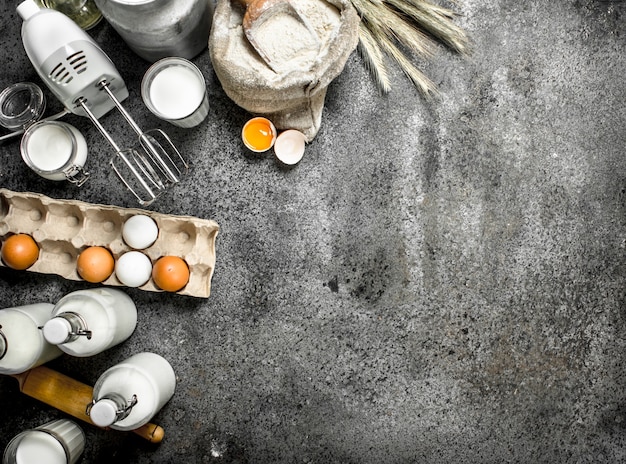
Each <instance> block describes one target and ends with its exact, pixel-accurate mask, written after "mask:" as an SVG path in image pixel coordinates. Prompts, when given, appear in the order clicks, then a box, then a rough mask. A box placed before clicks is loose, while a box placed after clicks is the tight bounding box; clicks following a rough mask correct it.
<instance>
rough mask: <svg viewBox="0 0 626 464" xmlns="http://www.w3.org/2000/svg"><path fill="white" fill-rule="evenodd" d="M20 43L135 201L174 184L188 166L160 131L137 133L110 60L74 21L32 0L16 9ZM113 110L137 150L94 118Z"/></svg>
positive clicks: (148, 199)
mask: <svg viewBox="0 0 626 464" xmlns="http://www.w3.org/2000/svg"><path fill="white" fill-rule="evenodd" d="M17 13H18V14H19V15H20V17H21V18H22V20H23V21H24V23H23V24H22V42H23V44H24V49H25V50H26V54H27V55H28V58H29V59H30V61H31V63H32V64H33V66H34V68H35V70H36V71H37V73H38V74H39V77H41V79H42V80H43V82H44V83H45V84H46V86H47V87H48V88H49V89H50V91H51V92H52V93H53V94H54V95H55V96H56V97H57V98H58V99H59V100H60V101H61V102H62V103H63V104H64V105H65V108H66V109H67V110H68V111H70V112H72V113H73V114H76V115H79V116H85V117H88V118H89V119H90V120H91V121H92V122H93V124H94V125H95V126H96V128H97V129H98V130H99V131H100V133H101V134H102V135H103V136H104V138H105V139H106V140H107V141H108V142H109V144H110V145H111V146H112V147H113V149H114V151H115V154H114V155H113V157H112V158H111V160H110V164H111V167H112V168H113V170H114V171H115V173H116V174H117V175H118V177H119V178H120V179H121V180H122V182H123V183H124V185H126V187H127V188H128V189H129V190H130V191H131V192H132V193H133V195H134V196H135V197H136V198H137V200H138V201H139V203H140V204H141V205H149V204H151V203H152V202H153V201H154V200H155V199H156V198H158V197H159V195H161V194H162V193H163V192H164V191H165V190H166V189H167V188H168V187H169V186H171V185H173V184H176V183H178V182H179V180H180V178H181V177H182V176H183V175H184V174H185V173H186V172H187V170H188V165H187V163H186V162H185V160H184V159H183V157H182V155H181V154H180V152H179V151H178V150H177V149H176V147H175V146H174V144H173V143H172V141H171V140H170V138H169V137H168V136H167V134H165V133H164V132H163V131H161V130H160V129H151V130H148V131H142V130H141V128H140V127H139V126H138V125H137V123H136V122H135V121H134V120H133V118H132V117H131V116H130V114H129V113H128V112H127V111H126V109H125V108H124V107H123V105H122V103H121V102H122V101H124V100H125V99H126V98H127V97H128V89H127V87H126V84H125V83H124V80H123V79H122V77H121V75H120V74H119V72H118V71H117V69H116V68H115V65H114V64H113V62H112V61H111V60H110V59H109V57H108V56H107V55H106V54H105V53H104V51H102V49H101V48H100V47H99V46H98V45H97V44H96V43H95V42H94V41H93V40H92V39H91V37H90V36H89V35H88V34H87V33H86V32H85V31H83V30H82V29H81V28H80V27H79V26H78V25H77V24H76V23H74V22H73V21H72V20H71V19H69V18H68V17H67V16H65V15H64V14H62V13H59V12H58V11H55V10H52V9H47V8H40V7H39V5H37V3H35V0H25V1H23V2H22V3H20V4H19V5H18V7H17ZM113 108H117V109H118V110H119V112H120V113H121V114H122V116H123V117H124V119H125V120H126V121H127V122H128V124H129V125H130V126H131V128H132V130H133V131H134V132H135V134H136V135H137V136H138V137H139V146H140V149H136V148H129V149H122V148H120V146H119V145H118V144H117V143H116V142H115V140H114V139H113V137H111V135H110V134H109V133H108V132H107V131H106V129H105V128H104V126H103V125H102V124H101V123H100V120H99V118H101V117H102V116H104V115H105V114H106V113H108V112H109V111H111V110H112V109H113Z"/></svg>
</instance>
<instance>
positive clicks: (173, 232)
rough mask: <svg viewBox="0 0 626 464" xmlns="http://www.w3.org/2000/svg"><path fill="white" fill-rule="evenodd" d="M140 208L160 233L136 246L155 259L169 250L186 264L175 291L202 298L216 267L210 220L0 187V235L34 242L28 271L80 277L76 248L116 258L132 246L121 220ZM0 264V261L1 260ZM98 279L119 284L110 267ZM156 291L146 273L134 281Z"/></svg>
mask: <svg viewBox="0 0 626 464" xmlns="http://www.w3.org/2000/svg"><path fill="white" fill-rule="evenodd" d="M136 214H143V215H146V216H149V217H151V218H152V219H154V220H155V221H156V223H157V226H158V228H159V235H158V237H157V240H156V242H155V243H154V244H153V245H151V246H150V247H149V248H146V249H144V250H139V251H141V252H142V253H144V254H146V255H147V256H148V257H149V258H150V260H151V261H152V263H153V264H154V263H155V262H156V260H157V259H158V258H160V257H161V256H166V255H174V256H179V257H181V258H183V259H184V260H185V261H186V262H187V264H188V265H189V271H190V276H189V282H188V283H187V285H186V286H185V287H184V288H183V289H182V290H180V291H178V292H177V293H178V294H181V295H189V296H195V297H202V298H207V297H208V296H209V295H210V293H211V278H212V276H213V271H214V268H215V239H216V236H217V233H218V231H219V226H218V224H217V223H216V222H215V221H212V220H208V219H199V218H195V217H192V216H174V215H168V214H161V213H156V212H152V211H146V210H142V209H134V208H121V207H117V206H108V205H97V204H91V203H86V202H82V201H76V200H55V199H52V198H49V197H46V196H44V195H41V194H37V193H29V192H27V193H18V192H13V191H10V190H7V189H0V239H2V240H4V239H6V238H7V237H8V236H9V235H12V234H18V233H25V234H29V235H31V236H32V237H33V239H35V241H36V242H37V244H38V245H39V249H40V251H39V259H38V260H37V261H36V262H35V264H33V265H32V266H31V267H30V268H29V269H28V271H32V272H39V273H42V274H56V275H60V276H62V277H65V278H66V279H70V280H82V278H81V277H80V276H79V275H78V272H77V270H76V261H77V259H78V256H79V255H80V253H81V252H82V251H83V250H84V249H85V248H87V247H89V246H102V247H105V248H107V249H109V251H111V253H112V254H113V257H114V258H115V260H116V261H117V259H118V258H119V257H120V256H121V255H122V254H124V253H125V252H127V251H131V250H132V248H130V247H129V246H128V245H126V243H125V242H124V240H123V239H122V226H123V225H124V222H125V221H126V220H127V219H129V218H130V217H131V216H134V215H136ZM0 266H3V267H4V266H5V265H4V264H3V263H1V262H0ZM102 284H103V285H112V286H123V284H122V283H121V282H120V281H119V280H118V279H117V278H116V277H115V272H114V273H113V274H112V275H111V276H110V277H109V278H108V279H107V280H105V281H104V282H102ZM138 288H140V289H142V290H147V291H155V292H160V291H162V290H160V289H159V288H158V287H157V286H156V285H155V284H154V282H153V281H152V279H150V280H149V281H148V282H147V283H146V284H144V285H142V286H141V287H138Z"/></svg>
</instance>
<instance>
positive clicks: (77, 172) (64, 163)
mask: <svg viewBox="0 0 626 464" xmlns="http://www.w3.org/2000/svg"><path fill="white" fill-rule="evenodd" d="M20 151H21V153H22V159H23V160H24V162H25V163H26V164H27V165H28V167H29V168H31V169H32V170H33V171H35V172H36V173H37V174H39V175H40V176H41V177H43V178H45V179H50V180H68V181H70V182H71V183H73V184H76V185H78V186H81V185H83V184H84V183H85V181H86V180H87V179H88V178H89V173H88V172H87V171H85V170H84V169H83V167H84V165H85V161H86V160H87V142H86V141H85V137H84V136H83V134H81V133H80V132H79V131H78V129H76V128H75V127H74V126H72V125H71V124H68V123H65V122H60V121H39V122H36V123H35V124H32V125H31V126H29V127H28V129H26V132H24V136H23V137H22V142H21V144H20Z"/></svg>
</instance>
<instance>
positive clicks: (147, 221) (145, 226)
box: [122, 214, 159, 250]
mask: <svg viewBox="0 0 626 464" xmlns="http://www.w3.org/2000/svg"><path fill="white" fill-rule="evenodd" d="M158 235H159V228H158V226H157V224H156V222H155V221H154V219H152V218H151V217H149V216H144V215H143V214H136V215H135V216H132V217H130V218H129V219H127V220H126V222H125V223H124V227H123V228H122V238H123V239H124V242H126V244H127V245H128V246H129V247H131V248H134V249H135V250H143V249H144V248H148V247H149V246H150V245H152V244H153V243H154V242H155V241H156V239H157V237H158Z"/></svg>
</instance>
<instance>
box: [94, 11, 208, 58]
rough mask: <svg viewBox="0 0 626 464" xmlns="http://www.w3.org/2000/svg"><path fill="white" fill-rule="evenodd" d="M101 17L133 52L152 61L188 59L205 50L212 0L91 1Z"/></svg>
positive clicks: (206, 47)
mask: <svg viewBox="0 0 626 464" xmlns="http://www.w3.org/2000/svg"><path fill="white" fill-rule="evenodd" d="M95 2H96V5H97V6H98V9H99V10H100V12H101V13H102V16H104V18H105V19H106V20H107V22H108V23H109V24H111V26H113V29H115V30H116V31H117V33H118V34H119V35H120V36H121V37H122V39H123V40H124V42H126V44H127V45H128V46H129V47H130V49H131V50H133V51H134V52H135V53H136V54H137V55H139V56H140V57H142V58H143V59H144V60H146V61H150V62H155V61H157V60H160V59H161V58H165V57H166V56H180V57H182V58H187V59H191V58H193V57H195V56H197V55H199V54H200V53H201V52H202V51H204V50H207V49H208V43H209V32H210V30H211V22H212V20H213V2H212V0H176V1H172V0H95Z"/></svg>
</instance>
